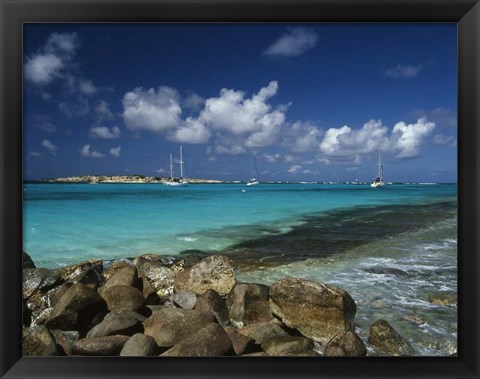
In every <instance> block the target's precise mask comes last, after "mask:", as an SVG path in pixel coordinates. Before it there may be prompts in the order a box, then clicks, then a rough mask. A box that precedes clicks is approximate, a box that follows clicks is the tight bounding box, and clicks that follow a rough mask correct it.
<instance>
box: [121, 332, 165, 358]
mask: <svg viewBox="0 0 480 379" xmlns="http://www.w3.org/2000/svg"><path fill="white" fill-rule="evenodd" d="M157 351H158V346H157V344H156V343H155V340H154V339H153V338H152V337H149V336H146V335H144V334H141V333H137V334H135V335H133V336H131V337H130V339H129V340H128V341H127V342H126V343H125V345H124V346H123V349H122V351H121V352H120V356H121V357H151V356H154V355H155V354H157Z"/></svg>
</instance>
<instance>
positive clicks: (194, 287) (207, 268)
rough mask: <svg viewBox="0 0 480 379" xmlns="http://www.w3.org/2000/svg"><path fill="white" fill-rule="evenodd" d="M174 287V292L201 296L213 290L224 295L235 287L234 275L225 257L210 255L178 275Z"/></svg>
mask: <svg viewBox="0 0 480 379" xmlns="http://www.w3.org/2000/svg"><path fill="white" fill-rule="evenodd" d="M174 285H175V290H176V291H192V292H195V293H196V294H197V295H201V294H202V293H204V292H205V291H207V290H214V291H215V292H217V293H219V294H220V295H226V294H227V293H229V292H230V290H231V289H232V287H233V286H234V285H235V274H234V271H233V266H232V264H231V263H230V261H229V260H228V258H227V257H224V256H222V255H212V256H210V257H208V258H205V259H203V260H202V261H201V262H199V263H197V264H196V265H194V266H192V267H191V268H189V269H187V270H185V271H182V272H180V273H178V275H177V277H176V278H175V284H174Z"/></svg>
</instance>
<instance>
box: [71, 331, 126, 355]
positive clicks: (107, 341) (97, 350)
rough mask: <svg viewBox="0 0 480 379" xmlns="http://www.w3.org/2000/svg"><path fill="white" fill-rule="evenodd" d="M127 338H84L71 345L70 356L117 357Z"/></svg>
mask: <svg viewBox="0 0 480 379" xmlns="http://www.w3.org/2000/svg"><path fill="white" fill-rule="evenodd" d="M129 338H130V337H127V336H108V337H97V338H84V339H81V340H78V341H76V342H75V343H74V344H73V346H72V354H73V355H100V356H118V355H119V354H120V351H122V348H123V346H124V345H125V343H126V342H127V341H128V339H129Z"/></svg>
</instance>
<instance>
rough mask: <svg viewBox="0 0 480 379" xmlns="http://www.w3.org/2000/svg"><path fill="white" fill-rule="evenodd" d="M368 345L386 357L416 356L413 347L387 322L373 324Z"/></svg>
mask: <svg viewBox="0 0 480 379" xmlns="http://www.w3.org/2000/svg"><path fill="white" fill-rule="evenodd" d="M368 343H369V344H371V345H372V346H373V347H375V348H376V349H378V350H379V352H380V353H383V354H386V355H393V356H409V355H414V354H415V350H414V349H413V347H412V346H411V345H410V344H409V343H408V342H407V341H405V340H404V339H403V337H402V336H401V335H400V334H398V332H397V331H396V330H395V329H393V328H392V326H391V325H390V324H389V323H388V322H387V321H385V320H378V321H375V322H374V323H373V324H372V326H371V327H370V334H369V335H368Z"/></svg>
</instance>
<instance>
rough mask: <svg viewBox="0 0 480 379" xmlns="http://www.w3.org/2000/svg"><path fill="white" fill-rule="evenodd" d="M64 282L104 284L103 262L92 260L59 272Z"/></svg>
mask: <svg viewBox="0 0 480 379" xmlns="http://www.w3.org/2000/svg"><path fill="white" fill-rule="evenodd" d="M59 272H60V275H61V276H62V278H63V280H64V281H66V282H70V283H82V284H95V285H101V284H103V283H104V281H105V278H104V277H103V261H101V260H99V259H92V260H89V261H85V262H81V263H79V264H77V265H72V266H67V267H64V268H62V269H60V270H59Z"/></svg>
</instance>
